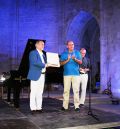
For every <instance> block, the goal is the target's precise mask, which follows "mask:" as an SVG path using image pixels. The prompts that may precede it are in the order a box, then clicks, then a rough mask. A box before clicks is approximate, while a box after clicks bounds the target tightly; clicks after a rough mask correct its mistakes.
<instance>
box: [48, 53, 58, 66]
mask: <svg viewBox="0 0 120 129" xmlns="http://www.w3.org/2000/svg"><path fill="white" fill-rule="evenodd" d="M46 56H47V65H48V66H51V67H60V61H59V55H58V53H52V52H46Z"/></svg>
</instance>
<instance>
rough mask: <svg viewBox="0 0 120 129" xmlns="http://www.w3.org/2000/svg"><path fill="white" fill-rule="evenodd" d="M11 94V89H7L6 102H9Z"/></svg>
mask: <svg viewBox="0 0 120 129" xmlns="http://www.w3.org/2000/svg"><path fill="white" fill-rule="evenodd" d="M11 92H12V88H11V87H7V102H11Z"/></svg>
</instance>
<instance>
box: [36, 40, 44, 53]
mask: <svg viewBox="0 0 120 129" xmlns="http://www.w3.org/2000/svg"><path fill="white" fill-rule="evenodd" d="M36 48H37V49H38V50H40V51H42V50H43V49H44V42H43V41H39V42H38V43H37V44H36Z"/></svg>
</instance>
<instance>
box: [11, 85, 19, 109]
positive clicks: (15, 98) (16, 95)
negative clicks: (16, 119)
mask: <svg viewBox="0 0 120 129" xmlns="http://www.w3.org/2000/svg"><path fill="white" fill-rule="evenodd" d="M20 90H21V85H20V84H19V83H17V84H15V86H14V91H13V101H14V107H15V108H19V105H20Z"/></svg>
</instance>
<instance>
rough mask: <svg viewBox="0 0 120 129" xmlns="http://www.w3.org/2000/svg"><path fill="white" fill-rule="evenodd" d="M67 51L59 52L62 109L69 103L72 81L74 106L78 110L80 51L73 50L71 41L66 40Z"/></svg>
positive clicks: (66, 107)
mask: <svg viewBox="0 0 120 129" xmlns="http://www.w3.org/2000/svg"><path fill="white" fill-rule="evenodd" d="M67 49H68V50H67V51H65V52H63V53H62V54H61V58H60V64H61V65H63V68H64V73H63V75H64V93H63V107H62V110H64V111H66V110H68V104H69V94H70V88H71V83H72V88H73V93H74V106H75V111H80V109H79V82H80V73H79V65H80V64H81V63H82V61H81V55H80V52H79V51H77V50H74V43H73V41H68V42H67Z"/></svg>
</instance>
